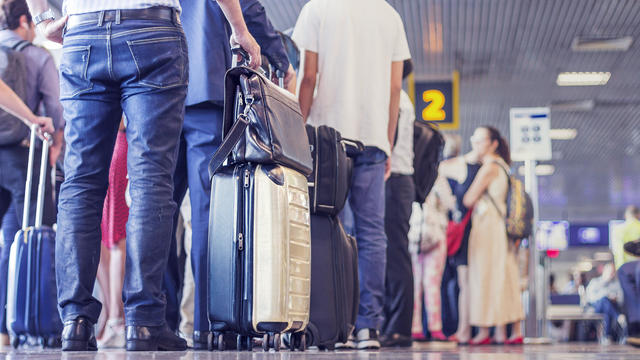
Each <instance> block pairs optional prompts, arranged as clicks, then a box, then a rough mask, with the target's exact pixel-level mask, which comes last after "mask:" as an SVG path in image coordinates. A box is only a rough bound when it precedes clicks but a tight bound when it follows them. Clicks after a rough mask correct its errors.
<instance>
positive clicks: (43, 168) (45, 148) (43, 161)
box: [22, 124, 51, 230]
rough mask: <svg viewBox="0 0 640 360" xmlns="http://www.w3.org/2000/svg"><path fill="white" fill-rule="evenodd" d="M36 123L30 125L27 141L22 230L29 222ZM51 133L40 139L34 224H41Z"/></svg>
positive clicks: (39, 225) (38, 225)
mask: <svg viewBox="0 0 640 360" xmlns="http://www.w3.org/2000/svg"><path fill="white" fill-rule="evenodd" d="M37 132H38V125H36V124H33V125H31V137H30V139H29V140H30V141H29V162H28V165H27V181H26V183H25V187H24V209H23V210H22V230H26V229H27V227H28V224H29V208H30V207H31V186H32V183H33V165H34V164H33V163H34V158H35V155H36V149H35V148H36V141H37V139H38V137H37V136H36V133H37ZM50 142H51V135H49V134H47V133H45V134H44V140H43V141H42V157H41V158H40V179H39V181H38V199H37V200H36V222H35V224H34V226H35V227H36V228H39V227H41V226H42V214H43V211H44V190H45V189H44V188H45V184H46V179H47V174H46V173H47V161H49V143H50Z"/></svg>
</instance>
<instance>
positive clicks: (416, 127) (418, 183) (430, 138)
mask: <svg viewBox="0 0 640 360" xmlns="http://www.w3.org/2000/svg"><path fill="white" fill-rule="evenodd" d="M443 147H444V138H443V137H442V134H441V133H440V131H438V130H437V129H436V128H435V127H434V126H433V125H431V124H429V123H427V122H424V121H415V122H414V123H413V182H414V183H415V188H416V194H415V196H416V198H415V201H417V202H418V203H420V204H422V203H424V201H425V200H426V198H427V195H429V192H430V191H431V188H432V187H433V184H434V183H435V182H436V178H437V177H438V165H440V160H441V159H442V148H443Z"/></svg>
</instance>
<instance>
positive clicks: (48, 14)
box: [33, 9, 56, 26]
mask: <svg viewBox="0 0 640 360" xmlns="http://www.w3.org/2000/svg"><path fill="white" fill-rule="evenodd" d="M55 18H56V16H55V14H54V13H53V10H51V9H49V10H47V11H45V12H43V13H40V14H38V15H36V16H34V18H33V23H34V24H36V26H38V24H40V23H41V22H43V21H45V20H55Z"/></svg>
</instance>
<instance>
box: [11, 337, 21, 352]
mask: <svg viewBox="0 0 640 360" xmlns="http://www.w3.org/2000/svg"><path fill="white" fill-rule="evenodd" d="M18 346H20V337H19V336H18V335H16V336H14V337H12V338H11V347H12V348H14V349H17V348H18Z"/></svg>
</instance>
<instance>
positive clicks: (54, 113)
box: [38, 55, 64, 166]
mask: <svg viewBox="0 0 640 360" xmlns="http://www.w3.org/2000/svg"><path fill="white" fill-rule="evenodd" d="M40 69H41V70H40V72H39V74H38V89H39V90H40V95H41V96H42V102H43V104H44V110H45V113H44V115H46V116H49V117H51V118H52V119H53V125H54V127H55V129H56V130H55V133H54V134H53V144H52V145H51V147H50V149H49V162H50V163H51V166H54V165H55V163H56V161H57V160H58V157H59V156H60V153H61V152H62V145H63V143H64V118H63V117H62V104H60V85H59V84H60V81H59V79H58V70H57V69H56V66H55V64H54V63H53V58H52V57H51V56H49V55H47V59H46V60H45V62H44V65H43V66H42V67H41V68H40Z"/></svg>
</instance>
